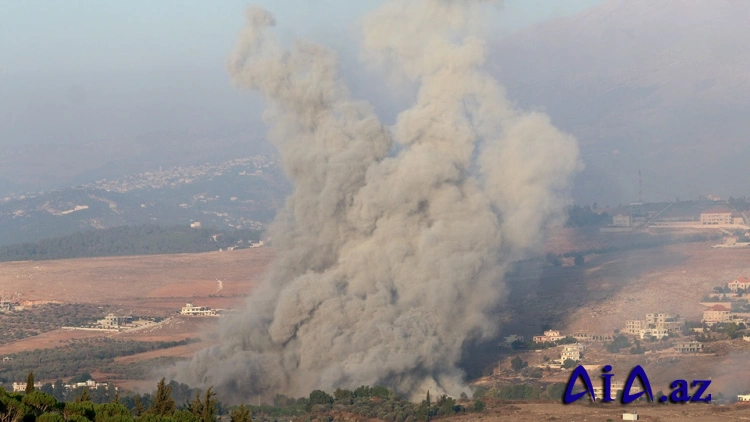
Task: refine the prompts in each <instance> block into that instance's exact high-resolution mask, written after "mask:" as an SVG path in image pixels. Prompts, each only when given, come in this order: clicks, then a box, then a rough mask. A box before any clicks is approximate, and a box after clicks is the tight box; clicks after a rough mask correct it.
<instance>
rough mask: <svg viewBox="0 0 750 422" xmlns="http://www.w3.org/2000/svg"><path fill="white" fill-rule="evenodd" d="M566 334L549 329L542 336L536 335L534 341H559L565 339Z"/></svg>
mask: <svg viewBox="0 0 750 422" xmlns="http://www.w3.org/2000/svg"><path fill="white" fill-rule="evenodd" d="M564 338H565V336H563V335H560V332H559V331H556V330H547V331H545V332H544V335H542V336H534V343H546V342H552V341H558V340H562V339H564Z"/></svg>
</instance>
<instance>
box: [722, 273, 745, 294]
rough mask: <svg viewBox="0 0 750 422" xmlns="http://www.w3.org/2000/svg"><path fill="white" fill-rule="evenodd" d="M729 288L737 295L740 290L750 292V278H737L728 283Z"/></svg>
mask: <svg viewBox="0 0 750 422" xmlns="http://www.w3.org/2000/svg"><path fill="white" fill-rule="evenodd" d="M727 288H728V289H729V290H731V291H733V292H735V293H737V291H738V290H748V289H750V278H747V277H744V276H743V277H737V278H735V279H734V280H732V281H730V282H729V283H727Z"/></svg>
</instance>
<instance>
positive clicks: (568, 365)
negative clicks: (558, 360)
mask: <svg viewBox="0 0 750 422" xmlns="http://www.w3.org/2000/svg"><path fill="white" fill-rule="evenodd" d="M576 364H577V362H576V361H574V360H573V359H565V362H563V364H562V368H563V369H571V368H575V367H576Z"/></svg>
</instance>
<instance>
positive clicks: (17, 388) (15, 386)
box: [13, 382, 42, 392]
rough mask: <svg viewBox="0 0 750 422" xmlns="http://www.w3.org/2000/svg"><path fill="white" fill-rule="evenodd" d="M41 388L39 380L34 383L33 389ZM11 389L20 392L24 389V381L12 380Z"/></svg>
mask: <svg viewBox="0 0 750 422" xmlns="http://www.w3.org/2000/svg"><path fill="white" fill-rule="evenodd" d="M40 388H42V383H41V382H35V383H34V389H36V390H38V389H40ZM13 391H15V392H21V391H26V383H25V382H14V383H13Z"/></svg>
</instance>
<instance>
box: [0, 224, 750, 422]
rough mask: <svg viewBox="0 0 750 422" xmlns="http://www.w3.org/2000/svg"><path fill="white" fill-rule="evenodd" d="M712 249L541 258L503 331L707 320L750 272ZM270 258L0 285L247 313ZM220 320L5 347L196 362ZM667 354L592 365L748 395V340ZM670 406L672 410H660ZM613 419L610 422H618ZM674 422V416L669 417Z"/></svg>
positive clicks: (47, 268)
mask: <svg viewBox="0 0 750 422" xmlns="http://www.w3.org/2000/svg"><path fill="white" fill-rule="evenodd" d="M616 236H624V237H622V238H621V240H622V241H623V242H625V241H632V240H633V239H634V237H633V236H643V234H638V235H634V234H619V233H618V234H606V235H605V236H599V235H596V234H593V233H591V232H588V231H586V230H573V229H560V230H558V231H556V232H554V233H553V235H552V236H551V238H550V240H549V242H548V244H547V250H548V251H554V253H562V252H565V251H570V250H583V249H591V248H592V247H601V246H606V245H610V244H613V243H617V242H618V238H617V237H616ZM713 243H715V242H704V243H687V244H679V245H671V246H664V247H655V248H650V249H641V250H631V251H625V252H619V253H609V254H605V255H589V256H586V262H585V264H584V265H583V266H563V267H553V266H551V265H544V264H540V263H539V262H536V263H531V264H529V265H527V266H522V267H521V268H519V269H518V271H516V272H514V273H513V274H510V275H509V276H508V277H507V280H506V281H507V284H508V291H509V297H508V301H507V303H506V304H504V305H502V306H500V307H499V309H498V315H497V321H498V324H499V325H502V327H503V329H502V333H501V334H510V333H514V332H517V333H521V334H524V335H527V336H529V335H533V334H536V333H538V332H539V331H540V327H541V325H542V324H549V325H551V326H553V327H554V328H558V329H560V330H562V331H563V332H566V333H570V332H574V331H578V330H584V331H589V332H593V333H611V332H612V331H613V330H614V329H616V328H622V327H623V326H624V324H625V320H627V319H634V318H642V317H643V315H644V314H645V313H647V312H671V313H679V314H680V315H681V316H683V317H686V318H688V319H700V317H701V311H702V309H703V307H702V306H701V305H699V303H698V302H699V301H700V299H701V298H702V297H703V296H704V295H705V294H706V293H708V292H709V291H710V290H712V289H713V287H714V286H717V285H720V284H724V283H726V282H727V281H729V280H731V279H733V278H734V277H737V276H740V275H746V276H750V249H711V248H710V246H711V245H712V244H713ZM272 259H273V251H272V249H270V248H260V249H246V250H237V251H231V252H211V253H204V254H192V255H188V254H183V255H161V256H139V257H117V258H92V259H73V260H59V261H39V262H33V261H31V262H11V263H0V290H1V291H2V292H5V293H6V294H7V293H19V294H20V295H21V297H22V299H23V300H27V301H40V302H44V301H55V302H62V303H91V304H96V305H102V306H107V307H108V308H109V309H119V310H120V312H122V313H125V314H133V315H151V316H170V315H174V313H175V312H176V311H177V310H179V308H180V307H181V306H183V305H184V304H185V302H193V303H195V304H199V305H205V306H210V307H212V308H239V307H241V306H242V304H243V302H244V298H245V296H246V295H247V293H248V292H250V291H251V290H252V288H253V286H254V285H256V284H257V283H258V282H259V281H260V280H262V278H263V276H264V274H265V272H266V271H267V269H268V267H269V263H270V262H271V260H272ZM219 281H221V282H219ZM218 323H219V319H218V318H188V317H176V318H171V319H169V320H168V321H167V322H164V323H161V324H159V325H157V326H154V327H150V328H147V329H143V330H140V331H137V332H130V333H128V332H123V333H101V332H88V331H66V330H56V331H52V332H48V333H43V334H41V335H39V336H35V337H30V338H26V339H23V340H20V341H17V342H15V343H10V344H5V345H2V346H0V355H4V354H8V353H13V352H17V351H23V350H32V349H37V348H50V347H57V346H62V345H64V344H66V343H68V342H69V341H70V340H72V339H77V338H85V337H92V336H107V337H112V338H119V339H123V340H126V339H127V340H139V341H174V340H182V339H185V338H188V337H192V338H195V337H200V338H201V340H202V341H201V342H199V343H194V344H189V345H186V346H180V347H175V348H172V349H164V350H159V351H153V352H148V353H142V354H139V355H133V356H128V357H123V358H118V359H117V362H118V363H123V364H129V363H133V362H138V361H145V360H150V359H153V358H157V357H165V356H167V357H188V356H190V355H192V354H193V353H194V352H195V351H197V350H199V349H201V348H203V347H206V346H208V345H211V344H215V343H216V342H217V341H218V338H217V329H216V328H217V325H218ZM531 353H533V352H531ZM667 354H668V353H667ZM667 354H663V353H662V354H652V355H617V356H615V357H613V356H612V355H609V354H606V353H604V352H603V350H599V351H597V349H596V348H592V349H591V350H590V351H589V352H587V353H586V355H587V361H586V362H585V363H587V364H588V363H591V364H602V365H603V364H605V363H609V364H613V365H615V366H616V368H617V367H620V368H630V367H632V365H635V364H643V365H645V366H646V369H647V372H648V373H649V374H650V375H651V374H653V375H652V376H653V377H654V378H655V379H654V380H653V381H654V382H655V383H658V384H660V385H664V384H665V383H668V381H669V380H672V379H676V378H681V377H685V378H690V377H693V378H694V379H702V378H711V379H713V380H714V384H713V387H714V388H712V390H713V391H724V392H730V391H735V390H743V389H750V365H746V362H749V361H750V342H742V341H741V340H736V341H733V342H725V344H722V345H720V346H717V350H715V351H714V352H713V353H711V354H706V355H703V356H667ZM492 356H494V355H492ZM492 356H490V358H492ZM524 359H527V360H529V362H530V363H531V362H535V361H534V359H538V356H536V357H535V356H533V355H531V354H529V355H527V356H524ZM557 378H559V379H557ZM543 381H550V382H553V381H564V374H558V375H551V376H550V377H549V378H548V377H547V376H545V379H544V380H543ZM131 384H132V385H131ZM118 385H120V386H122V387H126V388H128V387H137V386H150V383H146V382H141V381H132V382H131V381H118ZM514 406H516V407H520V408H522V409H524V410H522V411H520V412H521V413H519V414H518V415H517V416H518V418H516V416H514V420H538V419H534V418H532V417H530V418H529V419H523V418H524V417H525V416H522V415H523V414H525V413H526V410H529V412H530V413H529V414H535V415H538V416H539V415H544V418H545V419H546V418H547V417H554V416H553V415H554V412H563V413H565V414H566V415H565V416H561V417H559V419H572V420H581V419H578V416H576V415H579V413H576V412H585V413H586V414H589V413H588V412H590V411H593V412H599V411H601V412H604V413H601V414H598V413H596V414H595V413H591V415H595V417H594V418H593V419H591V420H606V419H607V417H604V418H603V419H600V415H601V416H602V417H603V416H604V415H605V414H607V415H609V414H613V413H612V412H611V411H609V410H607V409H604V410H601V409H600V410H596V409H594V410H589V408H588V407H587V406H570V407H568V406H561V405H552V404H532V403H529V404H518V405H514ZM662 408H664V409H666V410H664V412H667V413H664V414H661V413H659V412H662V410H661V409H662ZM662 408H660V409H651V408H649V409H648V410H644V413H643V414H644V415H648V414H649V413H648V412H652V411H653V412H657V413H654V415H656V416H654V418H657V417H658V418H659V419H643V418H642V420H679V418H680V417H683V418H684V415H682V414H681V412H683V411H688V412H692V411H698V409H699V407H696V406H687V407H685V406H674V407H662ZM539 409H542V410H539ZM592 409H593V408H592ZM507 410H508V409H505V410H503V412H505V411H507ZM619 410H620V409H619V408H618V409H616V411H615V413H617V412H619ZM514 412H515V411H514ZM538 412H542V413H538ZM546 412H549V413H546ZM571 412H572V413H571ZM738 412H739V413H738ZM743 412H744V413H743ZM735 413H736V414H738V415H739V414H742V415H745V414H746V412H745V410H743V411H734V410H733V411H731V412H727V413H722V414H721V417H722V418H723V417H725V416H727V415H729V414H735ZM503 414H505V413H503ZM581 414H583V413H581ZM509 415H510V414H509ZM513 415H516V414H513ZM670 415H671V416H670ZM681 415H682V416H681ZM487 416H490V415H487ZM615 416H617V417H616V418H615V417H612V416H608V417H610V418H613V419H618V418H619V416H618V415H615ZM709 416H710V415H709V414H706V417H709ZM646 417H647V418H648V417H649V416H646ZM673 417H674V418H676V419H670V418H673ZM461 419H463V418H461ZM498 420H499V419H498ZM704 420H712V419H710V418H709V419H704ZM717 420H719V419H717ZM721 420H731V419H721Z"/></svg>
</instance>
